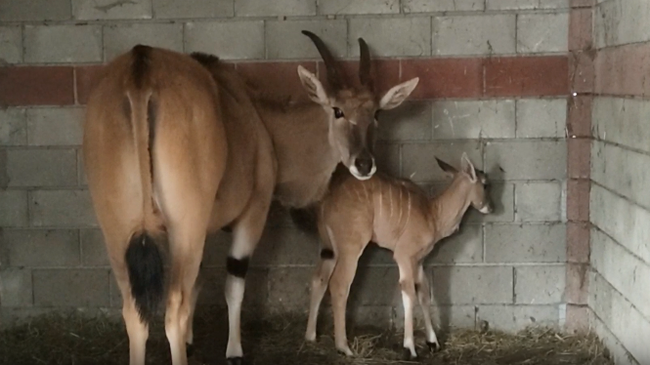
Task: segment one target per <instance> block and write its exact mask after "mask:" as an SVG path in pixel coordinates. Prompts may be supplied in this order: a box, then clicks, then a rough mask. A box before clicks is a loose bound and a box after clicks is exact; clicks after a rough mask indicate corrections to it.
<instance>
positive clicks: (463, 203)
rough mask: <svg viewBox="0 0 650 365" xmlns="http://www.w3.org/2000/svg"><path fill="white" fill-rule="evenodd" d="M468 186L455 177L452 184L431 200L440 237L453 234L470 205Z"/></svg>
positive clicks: (433, 217)
mask: <svg viewBox="0 0 650 365" xmlns="http://www.w3.org/2000/svg"><path fill="white" fill-rule="evenodd" d="M467 189H468V188H467V187H466V186H464V185H463V184H461V182H460V181H459V180H456V179H454V181H452V183H451V185H450V186H449V187H447V189H445V191H443V192H442V193H441V194H440V195H438V196H437V197H435V198H433V199H432V200H431V215H432V219H433V224H434V225H435V227H436V236H437V237H438V239H442V238H444V237H447V236H450V235H452V234H453V233H454V232H456V231H457V230H458V229H459V227H460V221H461V220H462V219H463V215H465V212H466V211H467V208H468V207H469V203H470V202H469V199H468V191H467Z"/></svg>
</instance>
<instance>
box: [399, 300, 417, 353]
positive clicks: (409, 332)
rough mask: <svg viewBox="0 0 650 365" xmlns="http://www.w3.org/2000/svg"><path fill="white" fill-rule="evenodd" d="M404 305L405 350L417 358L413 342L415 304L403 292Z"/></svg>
mask: <svg viewBox="0 0 650 365" xmlns="http://www.w3.org/2000/svg"><path fill="white" fill-rule="evenodd" d="M402 304H403V305H404V348H407V349H408V350H409V351H410V352H411V357H413V358H416V357H417V356H418V355H417V353H416V352H415V343H414V342H413V303H412V302H411V298H410V297H409V295H408V294H406V292H404V291H402Z"/></svg>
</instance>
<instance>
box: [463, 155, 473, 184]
mask: <svg viewBox="0 0 650 365" xmlns="http://www.w3.org/2000/svg"><path fill="white" fill-rule="evenodd" d="M460 170H461V171H462V172H464V173H466V174H467V175H469V178H470V180H471V181H472V182H473V183H474V182H476V169H475V168H474V165H473V164H472V161H470V160H469V157H467V153H465V152H463V156H462V157H461V158H460Z"/></svg>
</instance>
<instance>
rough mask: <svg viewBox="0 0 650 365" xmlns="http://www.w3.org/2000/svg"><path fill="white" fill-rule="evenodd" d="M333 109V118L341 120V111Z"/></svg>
mask: <svg viewBox="0 0 650 365" xmlns="http://www.w3.org/2000/svg"><path fill="white" fill-rule="evenodd" d="M332 109H334V118H336V119H340V118H343V111H342V110H341V109H339V108H337V107H334V108H332Z"/></svg>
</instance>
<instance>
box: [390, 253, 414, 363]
mask: <svg viewBox="0 0 650 365" xmlns="http://www.w3.org/2000/svg"><path fill="white" fill-rule="evenodd" d="M395 261H397V265H398V267H399V285H400V288H401V290H402V304H403V306H404V349H405V350H406V351H407V352H408V355H409V357H410V358H413V359H414V358H417V357H418V354H417V352H415V342H414V341H413V307H414V304H415V301H416V300H417V296H416V293H415V280H414V274H415V271H414V264H413V261H412V260H411V258H410V257H405V258H401V257H395Z"/></svg>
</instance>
